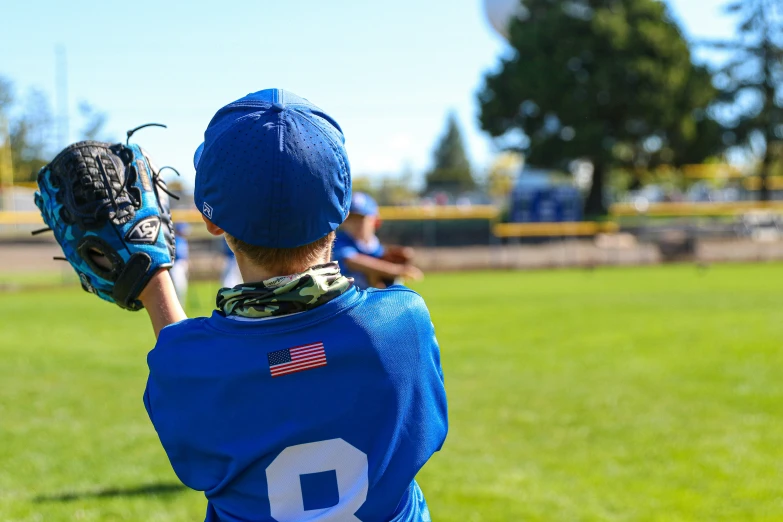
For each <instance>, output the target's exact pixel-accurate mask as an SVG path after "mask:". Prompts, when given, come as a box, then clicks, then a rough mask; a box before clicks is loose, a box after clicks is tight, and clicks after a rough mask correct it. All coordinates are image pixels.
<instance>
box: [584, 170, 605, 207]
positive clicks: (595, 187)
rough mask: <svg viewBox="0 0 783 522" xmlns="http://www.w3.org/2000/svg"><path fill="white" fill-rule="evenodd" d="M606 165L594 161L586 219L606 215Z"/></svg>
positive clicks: (586, 202)
mask: <svg viewBox="0 0 783 522" xmlns="http://www.w3.org/2000/svg"><path fill="white" fill-rule="evenodd" d="M606 170H607V169H606V165H604V164H603V163H601V162H598V161H593V182H592V184H591V185H590V192H589V193H588V194H587V199H586V200H585V219H587V220H593V219H600V218H603V217H605V216H606V214H607V209H606V204H605V203H604V185H605V181H606Z"/></svg>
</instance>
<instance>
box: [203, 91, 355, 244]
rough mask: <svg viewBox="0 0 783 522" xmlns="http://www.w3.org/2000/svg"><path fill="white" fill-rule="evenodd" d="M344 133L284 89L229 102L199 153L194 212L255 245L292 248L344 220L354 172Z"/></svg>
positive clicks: (322, 233) (213, 124)
mask: <svg viewBox="0 0 783 522" xmlns="http://www.w3.org/2000/svg"><path fill="white" fill-rule="evenodd" d="M344 143H345V138H344V137H343V132H342V129H340V126H339V125H338V124H337V122H336V121H334V120H333V119H332V118H331V117H330V116H329V115H328V114H326V113H325V112H324V111H322V110H321V109H319V108H318V107H316V106H315V105H313V104H311V103H310V102H309V101H307V100H305V99H304V98H300V97H299V96H297V95H295V94H293V93H291V92H287V91H284V90H282V89H267V90H263V91H259V92H256V93H253V94H248V95H247V96H245V97H244V98H242V99H240V100H237V101H235V102H233V103H229V104H228V105H226V106H225V107H223V108H222V109H220V110H219V111H218V112H217V113H216V114H215V116H214V117H213V118H212V121H211V122H209V126H208V127H207V130H206V132H205V133H204V143H202V144H201V145H200V146H199V147H198V149H197V150H196V155H195V157H194V158H193V163H194V165H195V167H196V188H195V192H194V199H195V202H196V207H197V208H198V209H199V210H200V211H201V213H202V214H204V216H206V217H207V218H208V219H209V220H210V221H212V222H213V223H214V224H215V225H217V226H219V227H220V228H222V229H223V230H225V231H226V232H228V233H229V234H231V235H232V236H234V237H235V238H237V239H240V240H242V241H244V242H245V243H249V244H251V245H255V246H263V247H269V248H293V247H297V246H301V245H305V244H307V243H312V242H313V241H315V240H317V239H320V238H322V237H324V236H325V235H327V234H328V233H329V232H331V231H333V230H335V229H336V228H337V227H338V226H339V225H340V223H342V222H343V221H344V220H345V217H346V216H347V214H348V209H349V207H350V203H351V169H350V166H349V163H348V156H347V154H346V152H345V146H344Z"/></svg>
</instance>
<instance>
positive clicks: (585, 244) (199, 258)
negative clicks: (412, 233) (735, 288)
mask: <svg viewBox="0 0 783 522" xmlns="http://www.w3.org/2000/svg"><path fill="white" fill-rule="evenodd" d="M61 255H62V252H61V251H60V248H59V247H58V246H57V244H56V243H54V242H51V243H50V242H18V243H0V273H5V274H9V273H10V274H12V273H31V272H48V273H52V272H59V271H61V270H62V269H63V264H62V261H54V260H52V256H61ZM776 260H783V242H776V243H754V242H752V241H749V240H744V239H743V240H730V241H725V240H722V241H716V240H703V241H700V242H699V243H698V247H697V250H696V256H695V258H694V259H693V261H696V262H704V263H717V262H758V261H776ZM660 261H661V256H660V253H659V251H658V249H657V248H656V247H655V246H654V245H650V244H641V245H635V246H633V247H630V248H598V247H597V246H596V245H595V244H594V243H593V242H592V241H585V240H572V241H553V242H550V243H544V244H539V245H504V246H494V247H463V248H419V249H418V250H417V255H416V263H417V264H418V265H419V266H420V267H421V268H422V269H423V270H424V271H425V272H428V271H429V272H436V271H453V270H486V269H501V270H504V269H505V270H508V269H535V268H558V267H570V266H574V267H578V266H599V265H647V264H656V263H659V262H660ZM190 265H191V273H192V274H193V276H194V278H197V279H202V278H203V279H206V278H215V277H217V274H218V272H219V271H220V269H221V267H222V258H221V256H220V255H219V254H216V253H215V252H209V251H199V250H197V249H194V250H191V262H190ZM66 268H67V267H66Z"/></svg>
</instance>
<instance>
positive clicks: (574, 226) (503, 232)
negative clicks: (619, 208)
mask: <svg viewBox="0 0 783 522" xmlns="http://www.w3.org/2000/svg"><path fill="white" fill-rule="evenodd" d="M618 228H619V227H618V226H617V223H612V222H596V221H575V222H566V223H498V224H496V225H495V226H494V227H493V228H492V232H493V233H494V234H495V236H497V237H506V238H509V237H551V236H594V235H596V234H601V233H609V232H617V230H618Z"/></svg>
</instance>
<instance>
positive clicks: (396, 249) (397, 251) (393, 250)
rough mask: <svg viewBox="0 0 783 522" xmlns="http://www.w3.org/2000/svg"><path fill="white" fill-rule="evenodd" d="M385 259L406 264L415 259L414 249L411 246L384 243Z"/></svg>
mask: <svg viewBox="0 0 783 522" xmlns="http://www.w3.org/2000/svg"><path fill="white" fill-rule="evenodd" d="M384 249H385V252H384V253H383V256H382V257H383V259H384V260H386V261H390V262H392V263H398V264H405V263H410V262H411V261H412V260H413V255H414V254H415V252H414V250H413V249H412V248H411V247H403V246H398V245H384Z"/></svg>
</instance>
